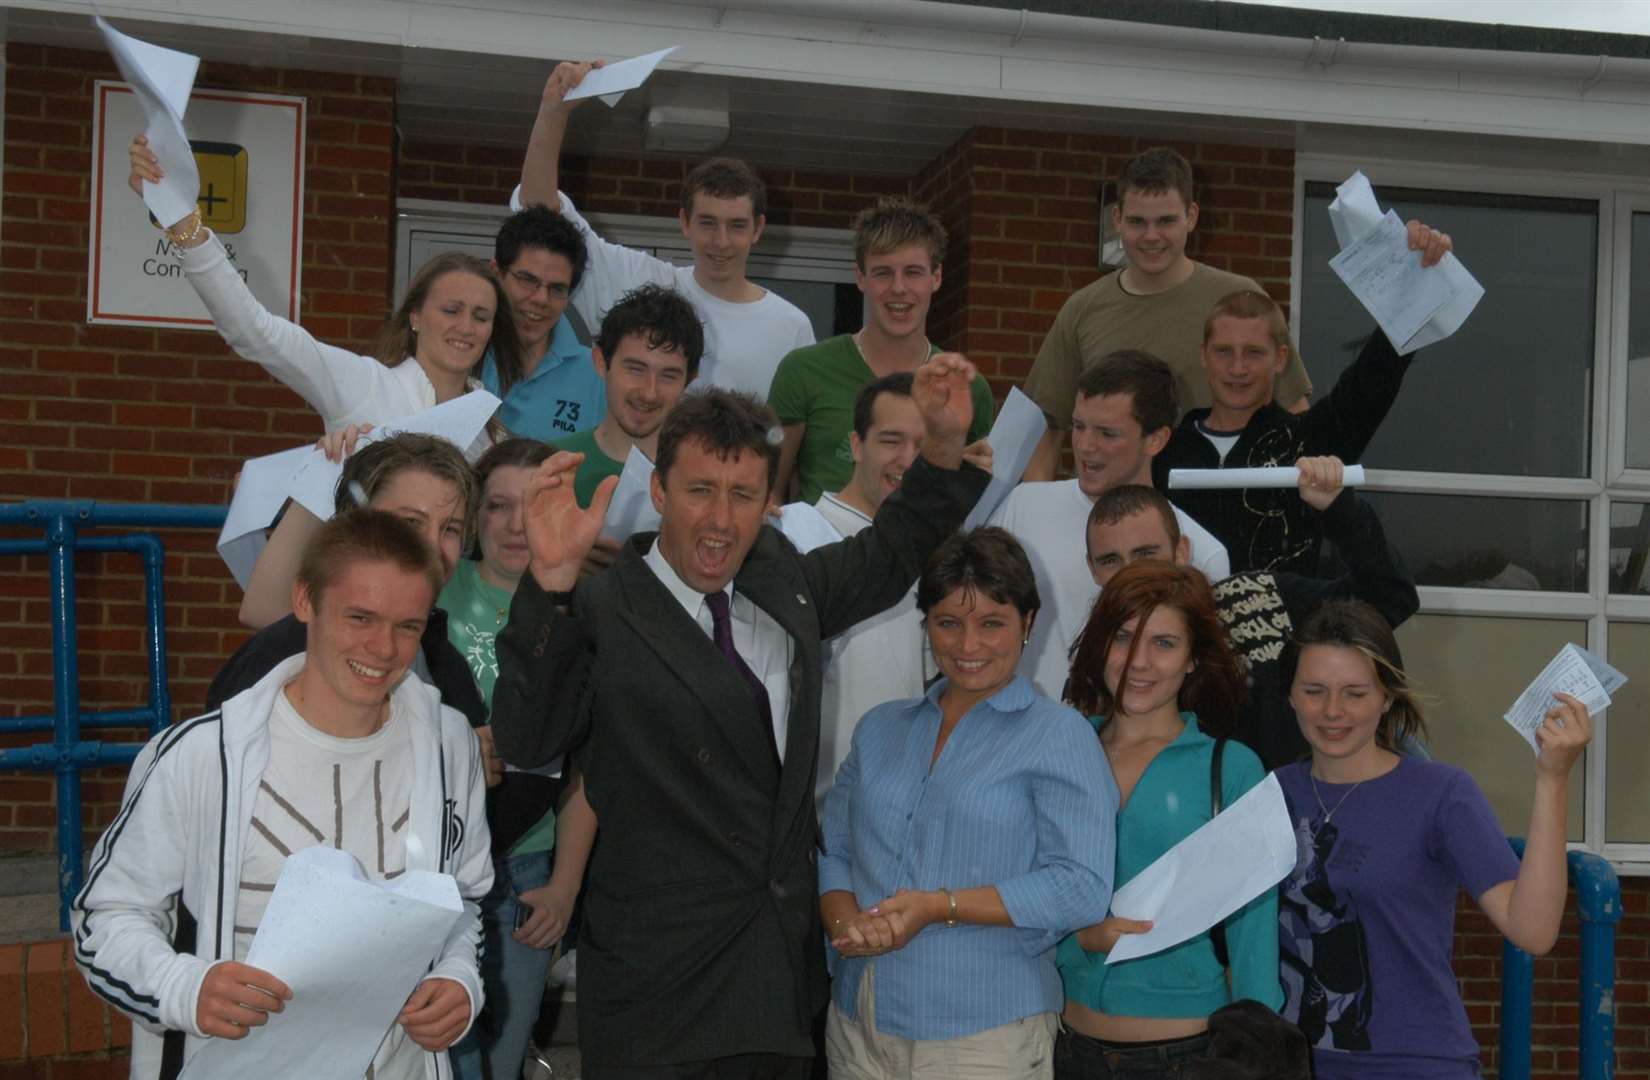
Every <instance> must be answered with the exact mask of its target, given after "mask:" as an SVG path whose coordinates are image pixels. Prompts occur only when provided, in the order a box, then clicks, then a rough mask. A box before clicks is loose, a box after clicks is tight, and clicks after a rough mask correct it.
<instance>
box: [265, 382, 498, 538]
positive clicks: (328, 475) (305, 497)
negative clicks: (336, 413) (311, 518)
mask: <svg viewBox="0 0 1650 1080" xmlns="http://www.w3.org/2000/svg"><path fill="white" fill-rule="evenodd" d="M500 404H501V403H500V401H499V399H498V398H496V397H494V396H493V395H492V394H489V393H488V392H487V391H485V390H472V391H470V392H469V393H468V394H464V395H461V396H459V397H456V398H453V399H452V400H451V401H444V402H442V403H441V404H440V405H437V406H436V407H435V408H433V409H425V410H424V411H423V412H421V413H413V414H412V415H411V416H403V417H399V418H397V419H395V420H391V421H390V422H388V423H386V424H384V425H382V426H381V427H375V428H373V430H372V431H370V432H368V433H367V434H365V435H363V436H361V438H360V439H358V440H357V441H356V444H355V449H356V451H357V452H360V450H361V449H362V448H363V447H366V446H370V445H371V444H373V443H375V442H378V441H379V440H380V439H387V438H389V437H390V436H392V435H400V434H403V433H406V432H412V433H416V434H419V435H439V436H440V437H441V438H443V439H446V440H447V441H448V442H450V443H452V444H453V445H454V446H457V447H460V448H463V449H464V459H465V460H466V461H468V462H470V463H471V464H474V463H475V460H476V458H478V457H480V456H481V454H482V453H483V452H484V451H485V450H486V449H487V447H488V446H489V445H490V444H489V442H488V439H487V421H488V420H490V419H492V417H493V413H495V412H497V411H498V407H499V405H500ZM343 472H344V464H343V462H341V461H338V462H335V461H328V460H327V456H326V454H324V453H322V452H321V451H320V450H319V449H313V448H312V449H311V450H310V452H309V454H308V456H306V457H305V458H304V460H303V461H301V462H300V463H299V464H298V467H297V468H296V469H294V470H293V472H292V474H291V476H289V477H288V478H287V481H286V484H285V485H284V486H283V487H284V491H283V493H284V494H285V495H288V496H290V497H291V498H292V499H293V500H294V501H296V502H298V503H300V504H301V505H302V506H303V507H304V509H306V510H308V511H309V512H310V513H312V514H314V515H315V516H316V517H318V518H320V519H321V520H322V521H329V520H331V519H332V510H333V506H334V502H333V497H334V494H335V492H336V491H337V489H338V478H339V477H340V476H342V475H343Z"/></svg>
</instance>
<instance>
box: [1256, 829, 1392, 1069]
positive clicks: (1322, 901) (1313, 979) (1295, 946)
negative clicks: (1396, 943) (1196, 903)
mask: <svg viewBox="0 0 1650 1080" xmlns="http://www.w3.org/2000/svg"><path fill="white" fill-rule="evenodd" d="M1339 838H1340V830H1339V829H1338V828H1336V827H1335V825H1334V823H1333V822H1324V821H1322V820H1321V819H1320V820H1319V821H1317V822H1316V823H1314V822H1313V821H1311V820H1310V819H1309V818H1307V817H1302V818H1300V819H1299V820H1298V821H1297V822H1296V825H1295V850H1296V857H1295V869H1294V871H1293V872H1292V873H1291V874H1290V875H1289V877H1288V879H1287V880H1286V881H1285V882H1284V884H1283V891H1282V893H1281V895H1280V896H1279V898H1278V950H1279V952H1280V953H1281V954H1282V956H1281V958H1282V964H1281V974H1282V976H1283V988H1284V993H1285V995H1286V999H1285V1001H1284V1005H1283V1016H1284V1018H1285V1019H1287V1020H1290V1021H1292V1022H1293V1023H1295V1024H1296V1025H1297V1026H1298V1027H1299V1028H1300V1029H1301V1033H1302V1034H1304V1035H1305V1036H1306V1039H1307V1041H1308V1042H1309V1043H1311V1044H1312V1045H1313V1046H1315V1047H1320V1048H1323V1049H1330V1050H1369V1049H1370V1048H1371V1046H1370V1041H1369V1022H1370V1017H1371V1015H1372V1014H1373V1013H1374V1008H1375V983H1374V979H1373V978H1372V977H1371V974H1370V968H1369V948H1368V939H1367V937H1366V935H1365V934H1364V928H1363V924H1362V923H1361V922H1359V921H1358V904H1357V896H1356V882H1357V879H1358V872H1359V871H1360V870H1361V869H1362V868H1363V864H1364V860H1365V858H1366V857H1367V856H1368V854H1369V849H1368V848H1367V847H1366V846H1365V845H1363V844H1358V843H1354V842H1352V841H1346V842H1344V843H1341V842H1339ZM1337 883H1338V884H1339V886H1340V888H1339V890H1337V888H1336V884H1337ZM1349 883H1350V884H1349Z"/></svg>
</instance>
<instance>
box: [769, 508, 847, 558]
mask: <svg viewBox="0 0 1650 1080" xmlns="http://www.w3.org/2000/svg"><path fill="white" fill-rule="evenodd" d="M779 531H780V532H782V533H784V534H785V538H786V539H787V540H789V541H790V542H791V543H793V544H795V545H796V550H798V551H800V552H802V554H804V555H806V554H807V553H808V552H810V551H812V550H813V549H814V548H817V547H824V546H825V545H826V544H834V543H836V542H837V541H838V540H841V539H842V534H841V533H839V532H837V531H836V526H835V525H832V524H831V522H830V520H829V519H827V518H826V517H825V515H824V514H821V513H820V512H819V509H818V508H817V507H815V506H814V504H813V503H805V502H793V503H786V504H785V505H784V506H781V507H780V508H779Z"/></svg>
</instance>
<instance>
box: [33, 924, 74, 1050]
mask: <svg viewBox="0 0 1650 1080" xmlns="http://www.w3.org/2000/svg"><path fill="white" fill-rule="evenodd" d="M23 965H24V971H25V975H24V979H25V985H26V986H27V989H28V999H29V1000H28V1013H27V1016H28V1051H27V1052H28V1055H29V1056H30V1057H37V1058H38V1057H47V1056H49V1055H51V1054H61V1053H62V1052H63V1051H64V1050H66V1049H67V1048H68V1030H67V1024H66V1020H67V1012H66V1010H65V1007H64V995H65V993H66V988H65V984H66V982H67V977H68V976H69V975H71V974H73V975H74V977H75V978H79V975H78V974H76V973H74V972H73V965H71V964H70V963H69V959H68V942H67V941H66V940H63V939H58V940H55V941H39V942H35V943H34V944H33V945H30V946H28V947H27V952H26V953H25V954H24V957H23Z"/></svg>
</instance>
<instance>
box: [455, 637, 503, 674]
mask: <svg viewBox="0 0 1650 1080" xmlns="http://www.w3.org/2000/svg"><path fill="white" fill-rule="evenodd" d="M459 630H460V632H461V633H462V634H463V635H464V638H465V641H466V642H467V644H466V645H465V646H464V661H465V663H467V664H469V665H470V674H471V675H474V676H475V677H476V681H477V682H481V680H482V678H483V676H486V675H491V676H492V677H493V678H495V679H496V678H498V651H497V649H496V647H495V645H494V639H495V638H497V637H498V632H497V631H495V630H483V629H482V628H481V627H480V626H478V625H477V624H475V623H473V622H465V623H463V624H461V625H460V627H459ZM482 685H483V686H485V685H486V683H482Z"/></svg>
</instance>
